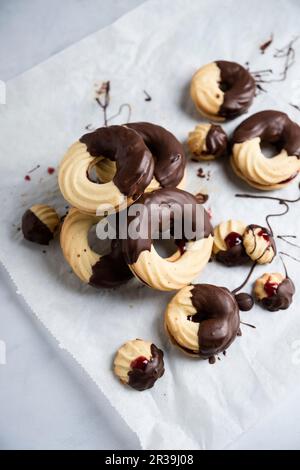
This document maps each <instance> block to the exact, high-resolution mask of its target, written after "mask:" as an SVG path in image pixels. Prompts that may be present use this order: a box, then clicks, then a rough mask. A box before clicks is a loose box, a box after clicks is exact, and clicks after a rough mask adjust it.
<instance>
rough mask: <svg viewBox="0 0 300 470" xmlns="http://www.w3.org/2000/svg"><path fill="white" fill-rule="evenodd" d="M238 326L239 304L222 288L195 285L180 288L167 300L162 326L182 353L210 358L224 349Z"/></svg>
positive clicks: (233, 338) (234, 335)
mask: <svg viewBox="0 0 300 470" xmlns="http://www.w3.org/2000/svg"><path fill="white" fill-rule="evenodd" d="M239 327H240V315H239V307H238V304H237V302H236V300H235V298H234V296H233V295H232V294H231V293H230V292H229V290H228V289H226V288H224V287H218V286H214V285H211V284H196V285H190V286H186V287H184V288H183V289H181V290H180V291H179V292H178V293H177V294H176V295H175V297H173V299H172V300H171V302H170V303H169V305H168V307H167V310H166V313H165V328H166V330H167V333H168V335H169V337H170V339H171V341H172V342H173V343H174V344H175V345H176V346H178V347H179V348H180V349H181V350H182V351H183V352H185V353H187V354H189V355H191V356H194V357H200V358H203V359H210V358H212V357H214V356H215V354H219V353H220V352H222V351H225V350H226V349H227V348H228V347H229V346H230V345H231V343H232V342H233V341H234V340H235V338H236V336H237V334H238V331H239Z"/></svg>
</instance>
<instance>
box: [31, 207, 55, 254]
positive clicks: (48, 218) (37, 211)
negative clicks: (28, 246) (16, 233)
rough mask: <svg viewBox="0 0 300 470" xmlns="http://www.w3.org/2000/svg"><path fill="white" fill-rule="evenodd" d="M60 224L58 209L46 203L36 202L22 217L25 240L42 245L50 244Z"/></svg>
mask: <svg viewBox="0 0 300 470" xmlns="http://www.w3.org/2000/svg"><path fill="white" fill-rule="evenodd" d="M59 224H60V218H59V216H58V215H57V213H56V211H55V210H54V209H53V208H52V207H50V206H47V205H46V204H35V205H34V206H32V207H30V209H28V210H27V211H26V212H25V213H24V215H23V217H22V232H23V235H24V238H25V240H29V241H31V242H34V243H39V244H40V245H49V242H50V241H51V240H52V239H53V238H54V235H55V233H56V232H57V229H58V227H59Z"/></svg>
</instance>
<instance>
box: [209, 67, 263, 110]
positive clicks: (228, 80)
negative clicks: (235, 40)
mask: <svg viewBox="0 0 300 470" xmlns="http://www.w3.org/2000/svg"><path fill="white" fill-rule="evenodd" d="M216 64H217V66H218V67H219V69H220V71H221V84H220V87H221V88H222V87H223V88H224V89H225V91H224V101H223V103H222V105H221V107H220V110H219V115H220V116H222V117H224V118H226V119H234V118H236V117H237V116H239V115H240V114H243V113H245V112H246V111H247V109H248V108H249V106H250V105H251V103H252V101H253V98H254V96H255V90H256V84H255V80H254V78H253V77H252V75H251V74H250V73H249V72H248V70H246V69H245V68H244V67H242V66H241V65H240V64H237V63H236V62H228V61H226V60H217V61H216Z"/></svg>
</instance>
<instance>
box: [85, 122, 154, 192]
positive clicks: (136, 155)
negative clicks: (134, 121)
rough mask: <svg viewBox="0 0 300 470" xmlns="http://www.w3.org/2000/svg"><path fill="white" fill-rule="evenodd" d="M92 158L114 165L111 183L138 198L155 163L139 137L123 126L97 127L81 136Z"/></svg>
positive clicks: (147, 181) (149, 177)
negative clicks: (103, 158)
mask: <svg viewBox="0 0 300 470" xmlns="http://www.w3.org/2000/svg"><path fill="white" fill-rule="evenodd" d="M80 142H82V143H84V144H86V146H87V151H88V152H89V154H90V155H91V156H93V157H100V156H103V157H105V158H108V159H109V160H112V161H115V162H116V167H117V169H116V174H115V176H114V178H113V182H114V184H115V185H116V186H117V188H118V189H119V190H120V191H121V193H122V194H125V195H126V196H128V197H132V198H133V199H135V198H137V197H139V196H140V195H141V194H142V193H143V192H144V190H145V189H146V187H147V186H148V185H149V183H150V181H151V180H152V177H153V173H154V160H153V157H152V154H151V152H150V150H149V149H148V147H147V146H146V145H145V143H144V141H143V139H142V138H141V136H140V135H139V134H138V133H137V132H135V131H134V130H132V129H128V128H127V127H124V126H109V127H100V128H99V129H97V130H95V131H94V132H90V133H88V134H85V135H83V136H82V137H81V138H80Z"/></svg>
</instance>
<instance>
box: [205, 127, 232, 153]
mask: <svg viewBox="0 0 300 470" xmlns="http://www.w3.org/2000/svg"><path fill="white" fill-rule="evenodd" d="M205 143H206V148H207V154H208V155H214V156H215V157H216V158H219V157H222V156H225V155H226V154H227V148H228V139H227V135H226V133H225V132H224V130H223V129H222V127H221V126H218V125H215V124H212V125H211V126H210V129H209V131H208V133H207V135H206V141H205Z"/></svg>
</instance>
